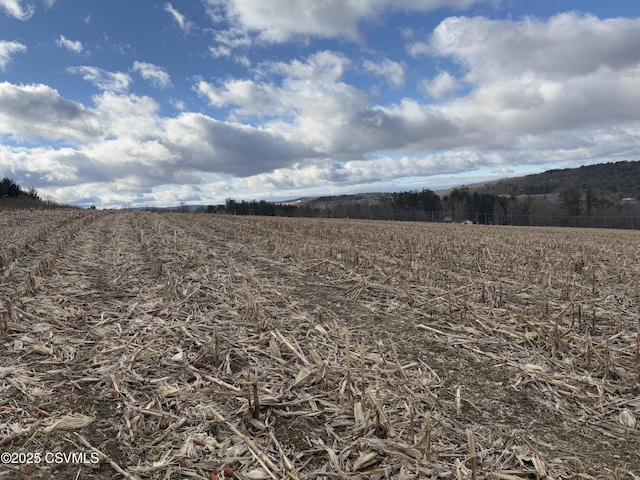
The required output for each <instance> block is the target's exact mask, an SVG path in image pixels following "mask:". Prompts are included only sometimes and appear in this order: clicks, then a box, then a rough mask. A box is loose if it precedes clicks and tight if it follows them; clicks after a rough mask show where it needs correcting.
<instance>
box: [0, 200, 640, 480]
mask: <svg viewBox="0 0 640 480" xmlns="http://www.w3.org/2000/svg"><path fill="white" fill-rule="evenodd" d="M0 232H2V235H1V236H0V345H1V348H0V357H1V359H2V362H1V364H0V452H2V453H5V454H6V453H10V454H12V455H11V457H6V456H3V457H2V458H3V459H6V458H9V459H11V458H13V459H14V460H15V461H13V462H4V463H3V464H0V479H8V478H13V479H16V478H19V479H24V480H26V479H112V478H127V479H140V480H142V479H156V478H157V479H182V478H195V479H222V478H236V479H284V478H287V479H311V478H313V479H341V478H363V479H364V478H367V479H386V478H394V479H410V478H411V479H414V478H433V479H435V478H442V479H460V480H462V479H473V480H475V479H482V478H496V479H503V480H519V479H541V480H547V479H560V478H562V479H590V478H602V479H605V478H607V479H614V480H618V479H620V480H624V479H629V480H631V479H638V478H640V447H639V445H640V283H639V282H640V263H639V262H638V258H640V232H634V231H610V230H579V229H544V228H510V227H497V226H496V227H490V226H486V227H485V226H475V225H444V224H418V223H393V222H367V221H354V220H319V219H287V218H252V217H233V216H217V215H199V214H162V215H160V214H153V213H146V212H135V213H134V212H101V211H73V210H65V211H53V210H52V211H33V212H29V211H10V212H4V211H3V212H0ZM45 452H54V453H58V454H62V453H66V454H68V455H70V454H72V453H81V452H84V453H86V454H87V456H88V458H87V460H88V461H87V462H85V463H83V462H81V461H78V458H71V459H69V457H64V460H65V461H60V462H53V461H51V462H49V461H44V459H43V460H41V461H36V460H35V458H33V457H32V458H30V460H31V461H27V460H29V459H27V456H26V455H27V454H35V453H41V454H42V455H44V454H45ZM20 454H25V455H22V456H20ZM91 454H93V456H91ZM61 457H62V455H59V456H58V457H56V458H58V459H59V458H61ZM48 458H49V459H51V457H48Z"/></svg>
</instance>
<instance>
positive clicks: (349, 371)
mask: <svg viewBox="0 0 640 480" xmlns="http://www.w3.org/2000/svg"><path fill="white" fill-rule="evenodd" d="M345 344H346V346H347V359H346V362H347V365H346V367H347V378H346V383H347V402H349V403H351V344H350V341H349V330H347V331H346V333H345Z"/></svg>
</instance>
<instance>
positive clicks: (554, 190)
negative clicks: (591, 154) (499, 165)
mask: <svg viewBox="0 0 640 480" xmlns="http://www.w3.org/2000/svg"><path fill="white" fill-rule="evenodd" d="M468 188H469V190H470V191H472V192H478V193H488V194H492V195H510V196H515V197H518V196H521V195H553V196H555V195H558V194H560V193H561V192H563V191H565V190H567V189H569V188H577V189H579V190H582V191H587V190H591V191H592V192H593V194H595V195H597V196H598V197H602V198H606V199H608V200H611V201H614V202H616V201H620V200H622V199H624V198H634V199H640V162H638V161H635V162H628V161H625V162H616V163H601V164H597V165H587V166H583V167H579V168H565V169H561V170H548V171H546V172H543V173H538V174H534V175H526V176H524V177H515V178H505V179H502V180H496V181H493V182H487V183H477V184H473V185H468Z"/></svg>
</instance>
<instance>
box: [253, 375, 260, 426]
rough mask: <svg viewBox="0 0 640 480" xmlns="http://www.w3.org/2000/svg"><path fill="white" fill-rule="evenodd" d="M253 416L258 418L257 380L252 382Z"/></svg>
mask: <svg viewBox="0 0 640 480" xmlns="http://www.w3.org/2000/svg"><path fill="white" fill-rule="evenodd" d="M252 389H253V418H255V419H259V418H260V397H259V395H258V382H253V385H252Z"/></svg>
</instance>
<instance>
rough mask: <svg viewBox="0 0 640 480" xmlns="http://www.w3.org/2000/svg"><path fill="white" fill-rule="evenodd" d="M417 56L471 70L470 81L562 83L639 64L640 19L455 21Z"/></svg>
mask: <svg viewBox="0 0 640 480" xmlns="http://www.w3.org/2000/svg"><path fill="white" fill-rule="evenodd" d="M409 52H410V53H411V54H413V55H422V54H429V55H434V56H436V55H437V56H446V57H451V58H452V59H454V60H455V61H457V62H458V63H459V64H460V65H462V66H463V67H465V68H466V69H467V70H468V73H467V80H469V81H474V82H480V81H486V80H498V79H500V78H504V77H505V76H512V75H518V74H521V73H522V72H527V71H531V72H537V73H539V74H541V75H544V76H546V77H548V78H554V79H562V78H566V77H571V76H576V75H587V74H589V73H592V72H594V71H595V70H597V69H599V68H600V67H608V68H611V69H614V70H617V69H622V68H626V67H629V66H632V65H636V64H638V62H639V61H640V18H636V19H628V18H612V19H605V20H601V19H598V18H597V17H594V16H592V15H581V14H578V13H563V14H559V15H556V16H554V17H551V18H550V19H549V20H547V21H543V20H538V19H534V18H526V19H524V20H522V21H518V22H514V21H511V20H490V19H487V18H484V17H474V18H468V17H450V18H447V19H445V20H444V21H443V22H441V23H440V24H439V25H438V26H437V27H436V29H435V30H434V31H433V33H432V35H431V36H430V38H429V39H428V40H427V41H426V42H418V43H414V44H411V45H410V46H409Z"/></svg>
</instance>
